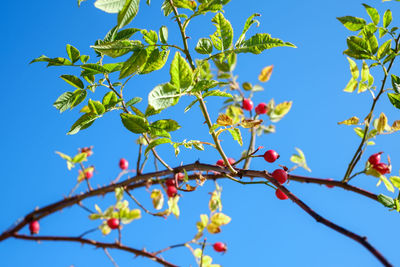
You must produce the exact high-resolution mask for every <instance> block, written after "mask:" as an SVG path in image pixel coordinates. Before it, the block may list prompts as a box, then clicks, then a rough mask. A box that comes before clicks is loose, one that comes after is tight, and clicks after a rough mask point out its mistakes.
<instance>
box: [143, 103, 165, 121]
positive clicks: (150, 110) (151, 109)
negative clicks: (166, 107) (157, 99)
mask: <svg viewBox="0 0 400 267" xmlns="http://www.w3.org/2000/svg"><path fill="white" fill-rule="evenodd" d="M160 112H161V109H159V110H156V109H154V107H153V106H151V105H148V106H147V108H146V111H145V114H144V115H145V117H146V118H147V117H150V116H153V115H157V114H159V113H160Z"/></svg>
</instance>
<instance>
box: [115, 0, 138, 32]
mask: <svg viewBox="0 0 400 267" xmlns="http://www.w3.org/2000/svg"><path fill="white" fill-rule="evenodd" d="M124 2H125V3H124V6H123V7H122V9H121V11H120V12H119V13H118V23H117V26H118V28H119V29H121V28H123V27H124V26H125V25H127V24H129V23H130V22H131V21H132V19H133V18H134V17H136V14H137V13H138V11H139V0H125V1H124Z"/></svg>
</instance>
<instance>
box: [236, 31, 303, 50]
mask: <svg viewBox="0 0 400 267" xmlns="http://www.w3.org/2000/svg"><path fill="white" fill-rule="evenodd" d="M283 46H288V47H296V46H295V45H294V44H292V43H289V42H284V41H282V40H280V39H278V38H272V37H271V35H269V34H267V33H257V34H256V35H253V36H252V37H250V38H249V39H248V40H246V41H244V42H243V43H242V45H241V47H240V48H238V49H236V50H235V51H236V52H237V53H253V54H260V53H261V52H262V51H264V50H266V49H271V48H274V47H283Z"/></svg>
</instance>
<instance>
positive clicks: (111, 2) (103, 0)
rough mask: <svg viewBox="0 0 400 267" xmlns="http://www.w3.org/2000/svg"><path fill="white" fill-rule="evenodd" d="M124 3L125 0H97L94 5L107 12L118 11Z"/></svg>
mask: <svg viewBox="0 0 400 267" xmlns="http://www.w3.org/2000/svg"><path fill="white" fill-rule="evenodd" d="M124 3H125V0H97V1H96V2H95V3H94V6H95V7H96V8H98V9H100V10H102V11H104V12H107V13H118V12H119V11H120V10H121V9H122V7H123V6H124Z"/></svg>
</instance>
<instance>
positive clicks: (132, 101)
mask: <svg viewBox="0 0 400 267" xmlns="http://www.w3.org/2000/svg"><path fill="white" fill-rule="evenodd" d="M141 101H142V98H141V97H134V98H132V99H131V100H129V101H128V102H126V106H127V107H129V106H132V105H135V104H137V103H140V102H141Z"/></svg>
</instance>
